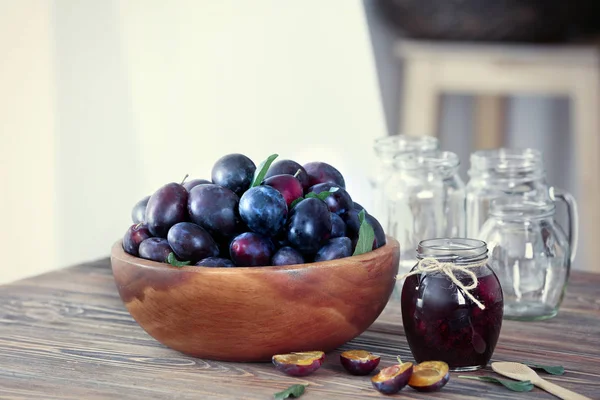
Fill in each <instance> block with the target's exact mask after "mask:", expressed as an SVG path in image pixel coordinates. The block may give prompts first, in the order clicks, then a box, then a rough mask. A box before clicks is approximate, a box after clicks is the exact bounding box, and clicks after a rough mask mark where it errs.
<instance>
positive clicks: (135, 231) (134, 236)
mask: <svg viewBox="0 0 600 400" xmlns="http://www.w3.org/2000/svg"><path fill="white" fill-rule="evenodd" d="M149 237H152V235H151V234H150V231H149V230H148V227H147V226H146V225H144V224H142V223H138V224H133V225H131V226H130V227H129V229H127V232H125V236H123V250H125V251H126V252H127V253H129V254H131V255H132V256H136V257H137V256H139V252H138V250H139V248H140V244H141V243H142V242H143V241H144V240H146V239H148V238H149Z"/></svg>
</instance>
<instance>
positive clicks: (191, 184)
mask: <svg viewBox="0 0 600 400" xmlns="http://www.w3.org/2000/svg"><path fill="white" fill-rule="evenodd" d="M211 183H212V182H211V181H207V180H206V179H192V180H191V181H187V182H185V183H184V184H183V187H184V188H185V190H187V191H188V192H189V191H190V190H192V189H193V188H195V187H196V186H199V185H209V184H211Z"/></svg>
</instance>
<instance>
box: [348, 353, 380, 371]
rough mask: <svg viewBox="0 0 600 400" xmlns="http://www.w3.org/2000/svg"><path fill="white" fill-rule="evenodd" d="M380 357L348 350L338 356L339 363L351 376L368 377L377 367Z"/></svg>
mask: <svg viewBox="0 0 600 400" xmlns="http://www.w3.org/2000/svg"><path fill="white" fill-rule="evenodd" d="M380 359H381V357H379V356H376V355H374V354H371V353H369V352H368V351H365V350H348V351H345V352H343V353H342V354H340V362H341V363H342V366H343V367H344V368H345V369H346V371H348V372H350V373H351V374H352V375H369V374H370V373H371V372H373V370H374V369H375V368H377V366H378V365H379V360H380Z"/></svg>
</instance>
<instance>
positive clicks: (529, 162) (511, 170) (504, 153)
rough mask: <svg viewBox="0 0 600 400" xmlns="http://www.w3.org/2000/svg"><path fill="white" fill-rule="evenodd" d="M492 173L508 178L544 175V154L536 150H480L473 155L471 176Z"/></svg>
mask: <svg viewBox="0 0 600 400" xmlns="http://www.w3.org/2000/svg"><path fill="white" fill-rule="evenodd" d="M482 172H492V173H497V174H501V175H506V176H519V175H522V174H530V173H534V174H544V163H543V160H542V153H541V152H540V151H539V150H536V149H530V148H525V149H508V148H500V149H493V150H478V151H476V152H474V153H473V154H471V168H470V170H469V175H476V174H479V173H482Z"/></svg>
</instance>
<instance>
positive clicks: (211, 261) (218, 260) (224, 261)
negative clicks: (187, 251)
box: [194, 257, 235, 268]
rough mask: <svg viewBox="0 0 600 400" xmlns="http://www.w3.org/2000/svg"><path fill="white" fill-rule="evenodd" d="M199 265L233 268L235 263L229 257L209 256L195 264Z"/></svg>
mask: <svg viewBox="0 0 600 400" xmlns="http://www.w3.org/2000/svg"><path fill="white" fill-rule="evenodd" d="M194 265H196V266H198V267H212V268H233V267H235V264H234V263H233V262H232V261H231V260H230V259H228V258H222V257H207V258H205V259H202V260H200V261H198V262H197V263H196V264H194Z"/></svg>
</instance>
